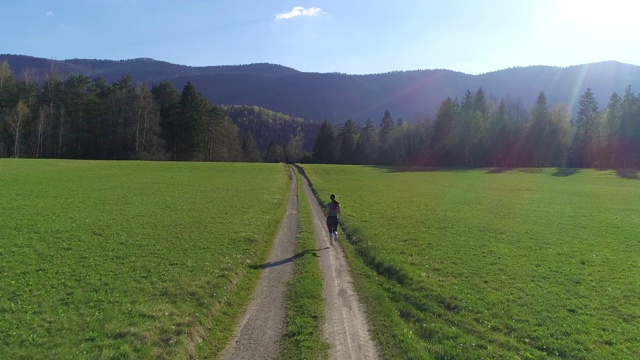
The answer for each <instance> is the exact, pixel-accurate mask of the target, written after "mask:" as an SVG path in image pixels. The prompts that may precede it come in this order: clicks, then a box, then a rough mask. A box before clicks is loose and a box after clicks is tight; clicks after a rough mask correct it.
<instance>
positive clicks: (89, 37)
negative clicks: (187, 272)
mask: <svg viewBox="0 0 640 360" xmlns="http://www.w3.org/2000/svg"><path fill="white" fill-rule="evenodd" d="M636 3H637V2H636V1H623V0H607V1H590V0H556V1H553V0H531V1H530V0H488V1H480V0H478V1H468V0H467V1H462V0H441V1H429V0H423V1H419V0H415V1H408V0H378V1H376V0H368V1H364V0H313V1H306V0H297V1H288V0H286V1H285V0H283V1H280V0H208V1H205V0H6V1H4V0H3V1H2V2H0V18H1V19H2V21H0V34H2V35H1V36H0V53H10V54H22V55H31V56H37V57H44V58H49V59H56V60H64V59H70V58H90V59H112V60H122V59H131V58H139V57H149V58H154V59H157V60H163V61H168V62H172V63H176V64H183V65H191V66H208V65H239V64H250V63H259V62H269V63H274V64H280V65H284V66H288V67H291V68H294V69H297V70H300V71H308V72H323V73H324V72H341V73H347V74H372V73H383V72H389V71H396V70H418V69H450V70H455V71H461V72H465V73H468V74H480V73H485V72H490V71H495V70H500V69H504V68H509V67H514V66H528V65H552V66H570V65H578V64H585V63H591V62H597V61H604V60H617V61H621V62H625V63H630V64H635V65H640V46H638V45H637V44H638V40H639V39H640V25H639V23H638V20H637V15H636V14H637V13H638V12H639V10H640V5H636ZM639 4H640V3H639Z"/></svg>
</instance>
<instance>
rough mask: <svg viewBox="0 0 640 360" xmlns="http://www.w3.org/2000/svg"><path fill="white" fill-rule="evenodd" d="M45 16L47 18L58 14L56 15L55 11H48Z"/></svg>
mask: <svg viewBox="0 0 640 360" xmlns="http://www.w3.org/2000/svg"><path fill="white" fill-rule="evenodd" d="M45 15H47V16H56V14H54V13H53V11H47V13H46V14H45Z"/></svg>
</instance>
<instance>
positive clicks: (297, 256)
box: [249, 246, 330, 270]
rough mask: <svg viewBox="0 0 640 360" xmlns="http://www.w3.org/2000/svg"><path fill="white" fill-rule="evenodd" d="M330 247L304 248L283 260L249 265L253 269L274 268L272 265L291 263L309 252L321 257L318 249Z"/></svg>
mask: <svg viewBox="0 0 640 360" xmlns="http://www.w3.org/2000/svg"><path fill="white" fill-rule="evenodd" d="M329 249H330V247H328V246H327V247H326V248H323V249H315V250H312V249H307V250H303V251H301V252H299V253H297V254H295V255H293V256H290V257H288V258H286V259H282V260H278V261H269V262H266V263H264V264H261V265H255V264H251V265H249V267H250V268H251V269H254V270H258V269H268V268H272V267H276V266H279V265H283V264H287V263H290V262H292V261H295V260H296V259H299V258H301V257H303V256H305V255H307V254H312V255H313V256H315V257H320V255H318V254H317V252H318V251H324V250H329Z"/></svg>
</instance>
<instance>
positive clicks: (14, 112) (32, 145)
mask: <svg viewBox="0 0 640 360" xmlns="http://www.w3.org/2000/svg"><path fill="white" fill-rule="evenodd" d="M0 157H15V158H68V159H105V160H122V159H139V160H181V161H188V160H194V161H263V160H265V159H264V158H263V156H262V154H261V152H260V151H259V150H258V147H257V144H256V142H255V141H254V139H253V138H252V136H251V134H246V136H245V137H244V138H240V137H239V135H238V128H237V127H236V126H235V125H234V124H233V122H232V121H231V119H230V118H229V117H228V116H227V114H226V113H225V112H224V111H223V110H222V109H221V108H220V107H218V106H215V105H213V104H211V103H210V102H209V101H208V100H207V99H206V98H205V97H204V96H203V95H202V94H201V93H199V92H198V91H197V90H196V89H195V87H194V86H193V85H192V84H191V83H190V82H187V83H186V84H185V86H184V88H183V89H182V91H178V90H177V89H175V88H174V87H173V86H172V85H171V84H170V83H169V82H167V81H163V82H161V83H159V84H157V85H153V86H152V87H151V88H149V87H147V86H146V85H136V84H134V83H133V81H132V79H131V77H130V76H123V77H122V78H121V79H120V80H118V81H116V82H114V83H113V84H111V85H109V84H107V83H106V81H105V80H104V78H102V77H98V78H95V79H91V78H89V77H87V76H85V75H82V74H79V75H72V76H69V77H67V78H66V79H64V80H62V79H60V78H58V77H57V76H56V75H55V71H54V69H52V71H51V73H50V74H48V75H47V76H46V77H45V79H44V80H42V81H38V80H37V79H34V78H33V76H30V74H29V73H28V72H25V74H24V75H23V76H22V78H21V79H20V80H15V79H14V76H13V73H12V71H11V69H10V68H9V65H8V64H7V63H6V62H3V63H2V64H0ZM267 160H270V161H276V160H273V159H267ZM278 160H279V159H278Z"/></svg>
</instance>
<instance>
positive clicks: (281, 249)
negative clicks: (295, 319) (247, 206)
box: [221, 169, 298, 360]
mask: <svg viewBox="0 0 640 360" xmlns="http://www.w3.org/2000/svg"><path fill="white" fill-rule="evenodd" d="M289 172H290V174H291V175H292V176H293V180H292V184H291V189H290V192H289V202H288V204H287V211H286V213H285V216H284V219H283V221H282V223H281V224H280V227H279V229H278V233H277V235H276V239H275V241H274V245H273V248H272V249H271V253H270V254H269V259H268V261H267V263H265V264H263V265H262V266H261V268H262V269H263V270H262V274H261V276H260V280H259V281H258V285H257V287H256V290H255V293H254V295H253V297H252V299H251V301H250V302H249V306H248V308H247V310H246V312H245V314H244V315H243V317H242V318H241V320H240V322H239V323H238V325H237V326H236V329H235V331H234V335H233V337H232V338H231V341H230V342H229V344H228V345H227V347H226V348H225V349H224V351H223V352H222V355H221V358H222V359H234V360H236V359H275V358H276V357H277V356H278V353H279V351H280V346H281V339H282V336H283V335H284V333H285V327H286V322H285V321H286V310H287V307H286V291H287V285H288V284H289V281H290V280H291V278H292V277H293V260H294V256H295V249H296V243H297V239H298V191H297V189H298V188H297V180H296V176H295V174H294V172H293V170H292V169H289Z"/></svg>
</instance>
